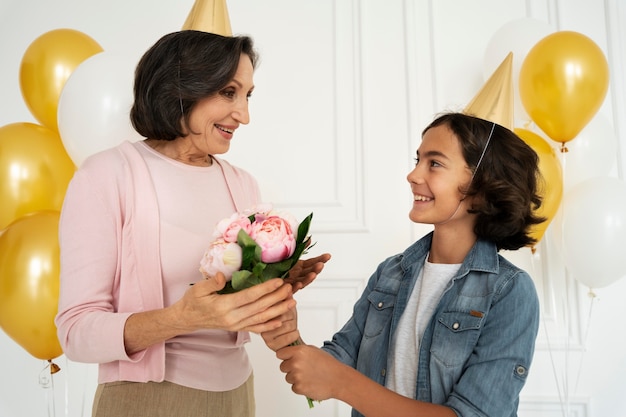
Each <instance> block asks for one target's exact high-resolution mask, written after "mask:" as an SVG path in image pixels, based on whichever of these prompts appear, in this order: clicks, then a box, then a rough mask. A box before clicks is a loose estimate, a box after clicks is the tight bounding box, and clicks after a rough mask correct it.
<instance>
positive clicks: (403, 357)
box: [385, 257, 461, 398]
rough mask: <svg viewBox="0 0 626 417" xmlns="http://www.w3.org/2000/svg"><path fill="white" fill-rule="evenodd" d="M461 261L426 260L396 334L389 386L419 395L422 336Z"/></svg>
mask: <svg viewBox="0 0 626 417" xmlns="http://www.w3.org/2000/svg"><path fill="white" fill-rule="evenodd" d="M460 266H461V264H433V263H430V262H428V257H426V261H424V268H422V269H421V271H420V275H419V276H418V278H417V280H416V282H415V286H414V287H413V291H412V292H411V295H410V297H409V299H408V301H407V306H406V309H405V310H404V313H402V317H400V322H399V323H398V327H397V329H396V332H395V333H394V335H393V339H392V346H391V349H390V355H391V357H390V359H389V372H388V378H387V382H386V384H385V385H386V387H387V388H389V389H390V390H392V391H395V392H397V393H398V394H400V395H403V396H405V397H409V398H415V388H416V386H415V385H416V381H417V365H418V359H419V348H420V340H421V339H422V336H423V335H424V329H425V328H426V326H427V325H428V323H429V322H430V319H431V317H432V315H433V312H434V311H435V308H436V307H437V305H438V304H439V300H440V299H441V296H442V295H443V293H444V291H445V289H446V287H447V285H448V283H449V282H450V280H451V279H452V277H453V276H454V274H455V273H456V271H458V269H459V267H460Z"/></svg>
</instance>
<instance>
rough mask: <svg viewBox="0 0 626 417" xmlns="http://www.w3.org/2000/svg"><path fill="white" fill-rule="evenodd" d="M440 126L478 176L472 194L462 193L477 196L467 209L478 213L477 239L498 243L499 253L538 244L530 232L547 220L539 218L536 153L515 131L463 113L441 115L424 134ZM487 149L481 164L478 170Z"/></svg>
mask: <svg viewBox="0 0 626 417" xmlns="http://www.w3.org/2000/svg"><path fill="white" fill-rule="evenodd" d="M441 125H445V126H447V127H448V128H449V129H450V130H451V131H452V132H453V133H454V135H455V136H456V137H457V138H458V139H459V143H460V144H461V149H462V152H463V157H464V158H465V161H466V162H467V164H468V166H469V168H470V170H471V171H472V172H473V173H474V177H473V179H472V181H471V183H470V184H469V187H468V189H465V190H461V192H463V193H464V194H466V195H467V196H474V197H476V198H474V200H473V201H474V202H473V204H472V207H471V209H469V210H468V212H469V213H475V214H477V218H476V224H475V226H474V233H476V236H477V237H478V238H479V239H485V240H490V241H492V242H494V243H495V244H496V246H497V248H498V250H500V249H507V250H516V249H519V248H522V247H524V246H532V245H533V244H535V243H536V239H534V238H533V237H532V236H531V234H530V228H531V227H532V226H533V225H537V224H540V223H542V222H544V221H545V220H546V219H545V218H543V217H539V216H537V214H536V210H537V209H538V208H539V207H540V206H541V201H542V198H541V195H540V194H539V190H540V189H542V188H543V187H541V183H542V182H543V177H542V176H541V173H540V171H539V165H538V164H539V157H538V156H537V154H536V153H535V151H534V150H533V149H532V148H531V147H530V146H528V145H527V144H526V142H524V141H523V140H522V139H520V137H519V136H517V135H516V134H515V133H514V132H512V131H511V130H509V129H507V128H505V127H503V126H500V125H498V124H495V123H493V122H490V121H488V120H484V119H481V118H478V117H474V116H470V115H466V114H463V113H445V114H442V115H440V116H438V117H437V118H436V119H435V120H434V121H433V122H432V123H431V124H430V125H428V126H427V127H426V128H425V129H424V131H423V132H422V135H423V134H424V133H426V131H428V130H429V129H431V128H433V127H436V126H441ZM492 128H493V133H492V135H491V139H490V140H489V144H488V145H487V141H488V138H489V134H490V132H491V130H492ZM485 146H487V148H486V150H485V153H484V156H483V160H482V161H481V162H480V165H479V167H478V169H476V165H477V164H478V161H479V159H480V157H481V154H482V153H483V149H485Z"/></svg>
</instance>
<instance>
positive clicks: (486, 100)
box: [463, 52, 514, 130]
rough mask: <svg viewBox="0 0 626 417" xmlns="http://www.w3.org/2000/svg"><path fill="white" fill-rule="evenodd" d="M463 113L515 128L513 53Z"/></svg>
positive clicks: (510, 128)
mask: <svg viewBox="0 0 626 417" xmlns="http://www.w3.org/2000/svg"><path fill="white" fill-rule="evenodd" d="M463 113H465V114H468V115H472V116H476V117H480V118H481V119H485V120H489V121H490V122H494V123H497V124H499V125H501V126H504V127H506V128H507V129H509V130H513V122H514V113H513V53H512V52H509V54H508V55H507V56H506V58H504V61H502V63H501V64H500V65H499V66H498V68H497V69H496V70H495V71H494V73H493V74H492V75H491V77H489V79H488V80H487V82H486V83H485V85H483V88H482V89H481V90H480V91H479V92H478V94H476V95H475V96H474V98H473V99H472V101H470V102H469V104H468V105H467V106H466V107H465V109H463Z"/></svg>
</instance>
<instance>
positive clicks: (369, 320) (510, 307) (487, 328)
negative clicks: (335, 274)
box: [323, 233, 539, 417]
mask: <svg viewBox="0 0 626 417" xmlns="http://www.w3.org/2000/svg"><path fill="white" fill-rule="evenodd" d="M431 240H432V233H431V234H429V235H426V236H425V237H423V238H422V239H420V240H419V241H417V242H415V243H414V244H413V245H411V246H410V247H409V248H408V249H406V250H405V251H404V253H402V254H399V255H395V256H392V257H390V258H388V259H386V260H385V261H384V262H382V263H381V264H380V265H379V266H378V268H377V270H376V272H375V273H374V274H373V275H372V276H371V277H370V279H369V282H368V284H367V287H366V289H365V291H364V292H363V294H362V295H361V297H360V299H359V300H358V301H357V302H356V304H355V305H354V311H353V315H352V317H351V318H350V320H349V321H348V322H347V323H346V324H345V325H344V327H343V328H342V329H341V330H339V332H337V333H336V334H335V335H334V336H333V339H332V341H327V342H325V343H324V346H323V349H324V350H325V351H327V352H329V353H330V354H332V355H333V356H335V357H336V358H337V359H339V360H340V361H341V362H343V363H345V364H347V365H349V366H351V367H353V368H356V369H357V370H358V371H360V372H361V373H363V374H364V375H366V376H368V377H369V378H371V379H373V380H374V381H376V382H378V383H379V384H381V385H385V376H386V371H387V368H388V366H389V365H388V363H387V359H388V356H389V349H390V342H391V340H392V335H393V334H394V332H395V330H396V327H397V326H398V322H399V321H400V316H402V313H403V311H404V309H405V307H406V304H407V301H408V298H409V295H410V294H411V290H412V288H413V286H414V285H415V281H416V279H417V277H418V276H419V272H420V270H421V268H422V267H423V264H424V260H425V258H426V256H427V254H428V252H429V250H430V244H431ZM538 328H539V300H538V297H537V293H536V289H535V286H534V283H533V281H532V279H531V278H530V276H529V275H528V274H527V273H526V272H524V271H523V270H521V269H519V268H517V267H516V266H515V265H513V264H511V263H510V262H508V261H507V260H506V259H505V258H503V257H502V256H500V255H499V254H498V252H497V250H496V247H495V245H494V244H493V243H490V242H487V241H481V240H479V241H478V242H476V243H475V244H474V246H473V247H472V249H471V250H470V252H469V253H468V254H467V256H466V258H465V259H464V260H463V263H462V265H461V267H460V269H459V271H458V272H457V273H456V275H455V276H454V277H453V279H452V281H451V282H450V284H449V285H448V287H447V288H446V290H445V292H444V294H443V296H442V298H441V301H440V302H439V304H438V306H437V308H436V310H435V312H434V313H433V317H432V318H431V320H430V323H429V325H428V327H427V328H426V330H425V332H424V335H423V337H422V340H421V343H420V349H419V363H418V375H417V387H416V392H415V396H414V398H415V399H417V400H421V401H426V402H430V403H434V404H443V405H445V406H448V407H450V408H452V409H453V410H454V411H455V412H456V413H457V415H459V416H462V417H470V416H476V417H478V416H480V417H485V416H490V417H514V416H516V415H517V407H518V403H519V394H520V391H521V389H522V387H523V386H524V383H525V382H526V378H527V376H528V369H529V367H530V363H531V360H532V358H533V352H534V348H535V339H536V336H537V332H538ZM416 354H417V352H416ZM352 415H353V417H359V416H362V414H360V413H359V412H358V411H357V410H353V411H352Z"/></svg>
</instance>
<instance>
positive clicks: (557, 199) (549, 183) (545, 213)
mask: <svg viewBox="0 0 626 417" xmlns="http://www.w3.org/2000/svg"><path fill="white" fill-rule="evenodd" d="M514 131H515V133H516V134H517V136H519V137H520V138H521V139H522V140H523V141H524V142H526V144H527V145H528V146H530V147H531V148H532V149H533V150H534V151H535V152H536V153H537V155H538V156H539V172H540V173H541V176H542V177H543V178H542V180H541V181H540V192H539V194H540V195H541V197H542V198H543V201H542V204H541V206H540V207H539V209H537V211H536V214H537V215H538V216H541V217H545V218H546V219H547V220H545V221H544V222H543V223H541V224H538V225H535V226H533V228H532V229H531V230H532V231H531V236H533V237H534V238H535V239H536V240H537V242H539V241H540V240H541V239H542V238H543V235H544V233H545V231H546V229H547V228H548V226H549V225H550V222H552V219H554V216H555V215H556V212H557V211H558V210H559V206H560V205H561V199H562V198H563V171H562V169H561V163H560V161H559V159H558V157H557V154H556V152H555V150H554V148H552V146H550V144H549V143H548V142H547V141H546V140H545V139H543V138H542V137H541V136H539V135H537V134H536V133H534V132H531V131H530V130H526V129H520V128H516V129H514Z"/></svg>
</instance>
